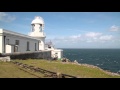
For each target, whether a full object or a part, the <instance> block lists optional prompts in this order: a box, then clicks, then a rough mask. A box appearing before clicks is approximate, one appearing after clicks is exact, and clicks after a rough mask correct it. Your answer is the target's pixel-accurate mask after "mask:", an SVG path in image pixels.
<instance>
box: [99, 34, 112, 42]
mask: <svg viewBox="0 0 120 90" xmlns="http://www.w3.org/2000/svg"><path fill="white" fill-rule="evenodd" d="M112 38H113V36H112V35H105V36H100V38H99V39H100V40H102V41H109V40H112Z"/></svg>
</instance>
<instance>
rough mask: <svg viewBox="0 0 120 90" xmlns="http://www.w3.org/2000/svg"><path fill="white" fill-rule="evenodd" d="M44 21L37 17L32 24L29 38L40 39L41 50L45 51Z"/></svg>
mask: <svg viewBox="0 0 120 90" xmlns="http://www.w3.org/2000/svg"><path fill="white" fill-rule="evenodd" d="M44 26H45V23H44V20H43V18H42V17H40V16H36V17H35V18H34V20H33V21H32V22H31V32H30V33H29V36H32V37H35V38H37V39H39V45H38V46H39V50H45V38H46V36H45V33H44Z"/></svg>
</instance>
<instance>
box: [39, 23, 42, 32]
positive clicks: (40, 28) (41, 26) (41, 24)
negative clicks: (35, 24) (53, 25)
mask: <svg viewBox="0 0 120 90" xmlns="http://www.w3.org/2000/svg"><path fill="white" fill-rule="evenodd" d="M39 29H40V32H42V24H40V27H39Z"/></svg>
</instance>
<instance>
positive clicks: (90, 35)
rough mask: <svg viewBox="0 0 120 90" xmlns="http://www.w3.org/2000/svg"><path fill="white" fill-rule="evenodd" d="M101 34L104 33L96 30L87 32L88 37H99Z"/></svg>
mask: <svg viewBox="0 0 120 90" xmlns="http://www.w3.org/2000/svg"><path fill="white" fill-rule="evenodd" d="M100 35H102V33H98V32H97V33H96V32H88V33H86V34H85V36H86V37H91V38H94V37H98V36H100Z"/></svg>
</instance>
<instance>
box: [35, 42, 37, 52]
mask: <svg viewBox="0 0 120 90" xmlns="http://www.w3.org/2000/svg"><path fill="white" fill-rule="evenodd" d="M35 51H37V44H36V43H35Z"/></svg>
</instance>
